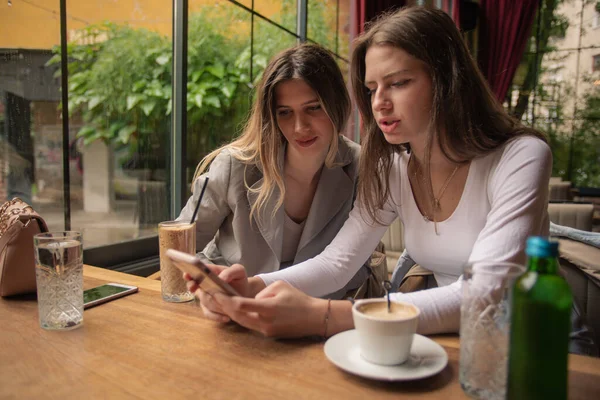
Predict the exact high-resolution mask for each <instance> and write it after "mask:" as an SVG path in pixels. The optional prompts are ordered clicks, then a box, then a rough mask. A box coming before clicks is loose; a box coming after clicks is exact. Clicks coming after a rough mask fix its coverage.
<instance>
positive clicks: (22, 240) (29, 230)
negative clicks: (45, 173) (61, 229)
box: [0, 197, 48, 297]
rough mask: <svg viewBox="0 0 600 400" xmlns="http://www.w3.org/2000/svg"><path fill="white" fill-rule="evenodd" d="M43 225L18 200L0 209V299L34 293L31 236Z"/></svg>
mask: <svg viewBox="0 0 600 400" xmlns="http://www.w3.org/2000/svg"><path fill="white" fill-rule="evenodd" d="M47 231H48V227H47V226H46V222H45V221H44V219H43V218H42V217H40V215H39V214H38V213H36V212H35V211H34V210H33V208H31V206H30V205H28V204H27V203H25V202H24V201H22V200H21V199H19V198H16V197H15V198H14V199H12V200H10V201H7V202H6V203H4V204H3V205H2V207H0V296H2V297H5V296H12V295H16V294H24V293H33V292H35V289H36V287H35V259H34V253H33V236H34V235H35V234H37V233H42V232H47Z"/></svg>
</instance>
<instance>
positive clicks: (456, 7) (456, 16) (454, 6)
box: [452, 0, 460, 29]
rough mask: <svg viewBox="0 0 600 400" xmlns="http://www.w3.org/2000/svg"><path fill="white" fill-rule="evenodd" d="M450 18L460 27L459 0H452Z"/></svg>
mask: <svg viewBox="0 0 600 400" xmlns="http://www.w3.org/2000/svg"><path fill="white" fill-rule="evenodd" d="M452 20H453V21H454V23H455V24H456V26H457V27H458V29H460V0H454V1H453V2H452Z"/></svg>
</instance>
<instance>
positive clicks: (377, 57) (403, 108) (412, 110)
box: [365, 45, 432, 146]
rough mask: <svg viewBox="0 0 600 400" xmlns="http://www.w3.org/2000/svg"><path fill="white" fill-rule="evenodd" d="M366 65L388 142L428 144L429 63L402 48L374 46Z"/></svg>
mask: <svg viewBox="0 0 600 400" xmlns="http://www.w3.org/2000/svg"><path fill="white" fill-rule="evenodd" d="M365 66H366V69H365V86H366V87H367V90H368V91H369V93H370V96H371V109H372V110H373V116H374V117H375V121H376V122H377V125H378V126H379V128H380V129H381V131H382V132H383V134H384V136H385V140H387V141H388V142H389V143H391V144H401V143H411V144H412V145H413V146H414V145H416V144H417V142H422V143H423V144H424V143H425V140H426V137H427V136H426V133H427V129H428V126H429V123H430V117H431V102H432V83H431V77H430V76H429V73H428V71H427V68H426V66H425V64H424V63H423V62H421V61H420V60H417V59H416V58H414V57H413V56H411V55H410V54H408V53H407V52H405V51H404V50H402V49H400V48H398V47H394V46H391V45H374V46H371V47H369V49H368V50H367V54H366V57H365Z"/></svg>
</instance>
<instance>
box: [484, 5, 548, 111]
mask: <svg viewBox="0 0 600 400" xmlns="http://www.w3.org/2000/svg"><path fill="white" fill-rule="evenodd" d="M538 1H539V0H519V1H514V0H481V4H480V10H481V13H480V24H479V46H478V49H479V51H478V61H479V66H480V68H481V71H482V72H483V74H484V75H485V77H486V78H487V80H488V82H489V84H490V86H491V88H492V90H493V92H494V94H495V95H496V97H497V98H498V100H500V102H503V101H504V98H505V96H506V92H507V91H508V88H509V86H510V83H511V82H512V80H513V77H514V75H515V72H516V70H517V67H518V66H519V63H520V62H521V58H522V57H523V52H524V51H525V45H526V44H527V40H528V39H529V33H530V31H531V26H532V25H533V21H534V18H535V15H536V11H537V9H538Z"/></svg>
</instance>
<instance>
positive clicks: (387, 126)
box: [379, 121, 400, 133]
mask: <svg viewBox="0 0 600 400" xmlns="http://www.w3.org/2000/svg"><path fill="white" fill-rule="evenodd" d="M399 123H400V121H393V122H388V123H380V124H379V129H381V131H382V132H383V133H392V132H393V131H394V129H396V127H397V126H398V124H399Z"/></svg>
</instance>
